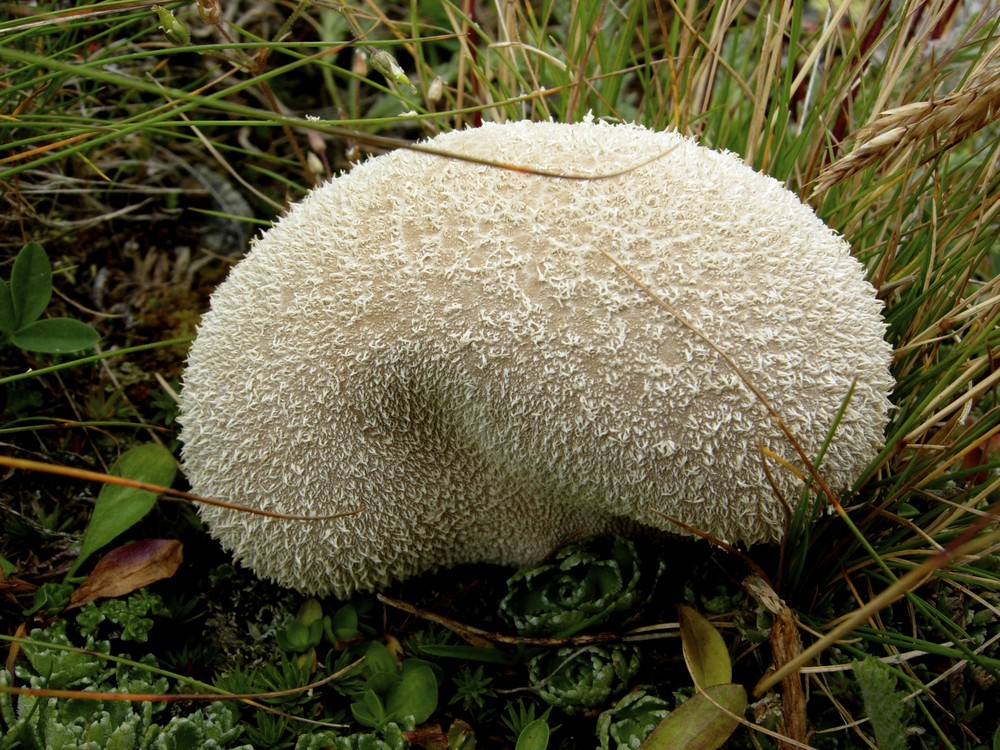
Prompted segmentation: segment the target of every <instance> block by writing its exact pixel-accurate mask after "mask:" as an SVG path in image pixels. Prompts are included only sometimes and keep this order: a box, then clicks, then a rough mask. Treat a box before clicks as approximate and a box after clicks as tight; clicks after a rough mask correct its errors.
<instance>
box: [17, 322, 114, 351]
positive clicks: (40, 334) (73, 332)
mask: <svg viewBox="0 0 1000 750" xmlns="http://www.w3.org/2000/svg"><path fill="white" fill-rule="evenodd" d="M100 338H101V334H99V333H98V332H97V331H95V330H94V329H93V328H91V327H90V326H89V325H87V324H86V323H83V322H81V321H79V320H73V319H72V318H49V319H47V320H36V321H35V322H34V323H29V324H28V325H26V326H24V327H23V328H19V329H18V330H17V332H16V333H14V335H13V336H11V343H12V344H14V346H16V347H18V348H19V349H24V350H25V351H29V352H42V353H44V354H62V353H64V352H76V351H79V350H80V349H89V348H90V347H92V346H93V345H94V344H96V343H97V342H98V341H99V340H100Z"/></svg>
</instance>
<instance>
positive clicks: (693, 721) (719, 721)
mask: <svg viewBox="0 0 1000 750" xmlns="http://www.w3.org/2000/svg"><path fill="white" fill-rule="evenodd" d="M716 704H718V705H716ZM720 706H721V708H720ZM746 708H747V691H746V690H744V689H743V686H742V685H734V684H731V683H730V684H729V685H713V686H712V687H709V688H706V689H705V690H703V691H702V692H700V693H697V694H696V695H693V696H692V697H690V698H688V699H687V700H686V701H684V702H683V703H682V704H681V705H679V706H678V707H677V708H675V709H674V710H673V711H671V712H670V713H669V714H668V715H667V717H666V718H665V719H664V720H663V721H661V722H660V723H659V724H657V725H656V729H654V730H653V731H652V732H651V733H650V735H649V736H648V737H647V738H646V739H645V741H644V742H643V743H642V744H641V745H640V746H639V750H715V748H717V747H720V746H721V745H722V743H723V742H725V741H726V740H727V739H729V735H731V734H732V733H733V731H734V730H735V729H736V727H737V726H738V725H739V722H738V721H737V720H736V717H737V716H743V712H744V711H746ZM730 714H732V716H731V715H730Z"/></svg>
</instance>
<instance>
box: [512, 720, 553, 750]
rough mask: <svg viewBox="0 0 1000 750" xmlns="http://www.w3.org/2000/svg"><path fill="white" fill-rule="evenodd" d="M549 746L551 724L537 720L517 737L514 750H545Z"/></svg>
mask: <svg viewBox="0 0 1000 750" xmlns="http://www.w3.org/2000/svg"><path fill="white" fill-rule="evenodd" d="M548 746H549V723H548V722H547V721H545V719H535V720H534V721H533V722H531V723H530V724H528V726H526V727H525V728H524V729H522V730H521V733H520V734H519V735H518V736H517V746H516V747H515V748H514V750H545V748H547V747H548Z"/></svg>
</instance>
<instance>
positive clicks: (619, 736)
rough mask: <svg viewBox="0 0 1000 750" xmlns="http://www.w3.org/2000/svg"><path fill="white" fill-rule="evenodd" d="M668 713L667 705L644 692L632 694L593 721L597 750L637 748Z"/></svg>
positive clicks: (668, 706)
mask: <svg viewBox="0 0 1000 750" xmlns="http://www.w3.org/2000/svg"><path fill="white" fill-rule="evenodd" d="M668 713H670V704H669V703H667V702H666V701H665V700H663V699H662V698H659V697H657V696H655V695H653V694H652V693H647V692H646V691H645V690H635V691H633V692H631V693H629V694H628V695H626V696H625V697H623V698H622V699H621V700H619V701H618V702H617V703H616V704H615V705H614V706H613V707H612V708H609V709H608V710H607V711H604V712H603V713H602V714H601V715H600V716H599V717H598V718H597V739H598V742H599V743H600V744H599V745H598V750H612V748H617V750H623V749H624V748H629V750H632V749H633V748H638V747H639V746H640V745H642V741H643V740H644V739H646V737H648V736H649V733H650V732H652V731H653V729H655V728H656V725H657V724H659V723H660V721H662V720H663V718H664V717H665V716H666V715H667V714H668Z"/></svg>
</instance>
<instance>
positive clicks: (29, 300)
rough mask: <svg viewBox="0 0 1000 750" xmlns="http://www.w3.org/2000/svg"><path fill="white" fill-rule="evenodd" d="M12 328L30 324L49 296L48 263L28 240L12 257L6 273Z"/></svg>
mask: <svg viewBox="0 0 1000 750" xmlns="http://www.w3.org/2000/svg"><path fill="white" fill-rule="evenodd" d="M10 294H11V301H12V302H13V304H14V318H15V324H14V328H15V329H20V328H23V327H24V326H26V325H28V324H29V323H34V322H35V321H36V320H38V318H39V316H40V315H41V314H42V313H43V312H45V308H46V307H48V306H49V300H50V299H52V264H51V263H49V256H48V255H46V254H45V250H43V249H42V246H41V245H39V244H38V243H37V242H29V243H28V244H27V245H25V246H24V247H22V248H21V252H19V253H18V254H17V257H16V258H15V259H14V268H13V270H12V271H11V274H10Z"/></svg>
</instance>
